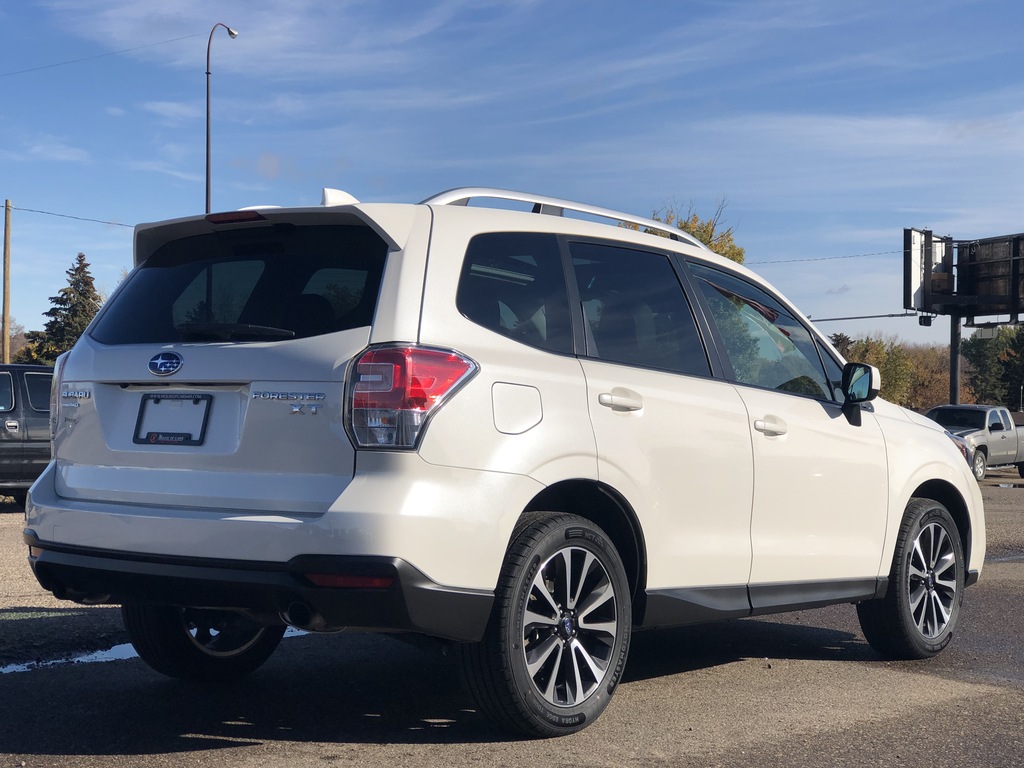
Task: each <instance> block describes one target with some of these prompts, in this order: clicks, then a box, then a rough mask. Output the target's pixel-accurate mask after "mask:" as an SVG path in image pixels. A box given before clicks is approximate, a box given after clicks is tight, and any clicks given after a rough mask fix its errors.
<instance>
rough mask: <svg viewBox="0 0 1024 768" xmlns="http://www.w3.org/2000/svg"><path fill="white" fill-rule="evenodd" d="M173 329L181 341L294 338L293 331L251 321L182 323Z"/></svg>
mask: <svg viewBox="0 0 1024 768" xmlns="http://www.w3.org/2000/svg"><path fill="white" fill-rule="evenodd" d="M174 330H176V331H177V332H178V333H180V334H181V340H182V341H266V340H267V339H294V338H295V331H289V330H288V329H287V328H274V327H272V326H269V325H253V324H251V323H182V324H181V325H177V326H175V328H174Z"/></svg>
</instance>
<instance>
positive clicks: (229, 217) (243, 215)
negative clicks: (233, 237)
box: [206, 211, 267, 224]
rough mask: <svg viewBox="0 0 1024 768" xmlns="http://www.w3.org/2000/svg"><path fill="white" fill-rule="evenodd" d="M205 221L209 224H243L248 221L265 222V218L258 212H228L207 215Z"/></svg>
mask: <svg viewBox="0 0 1024 768" xmlns="http://www.w3.org/2000/svg"><path fill="white" fill-rule="evenodd" d="M206 220H207V221H208V222H210V223H211V224H245V223H247V222H250V221H266V220H267V217H266V216H264V215H263V214H262V213H260V212H259V211H228V212H227V213H208V214H207V215H206Z"/></svg>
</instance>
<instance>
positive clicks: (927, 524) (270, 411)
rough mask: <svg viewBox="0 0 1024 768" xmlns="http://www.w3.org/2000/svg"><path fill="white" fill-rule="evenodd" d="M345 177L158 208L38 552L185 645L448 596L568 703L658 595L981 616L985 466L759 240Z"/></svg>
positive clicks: (907, 647)
mask: <svg viewBox="0 0 1024 768" xmlns="http://www.w3.org/2000/svg"><path fill="white" fill-rule="evenodd" d="M471 199H472V201H473V204H472V205H470V204H468V203H469V202H470V200H471ZM334 200H343V201H344V203H343V204H340V205H332V204H331V202H332V201H334ZM324 201H325V205H323V206H315V207H314V206H310V207H306V208H261V209H258V210H252V209H248V210H242V211H233V212H228V213H215V214H211V215H207V216H192V217H188V218H183V219H176V220H172V221H165V222H160V223H155V224H141V225H139V226H138V227H136V230H135V249H134V255H135V262H136V268H135V269H134V270H133V271H132V273H131V274H130V275H129V276H128V277H127V278H126V279H125V280H124V281H123V282H122V283H121V284H120V286H118V288H117V290H116V291H115V292H114V294H113V295H112V296H111V297H110V298H109V299H108V301H107V302H106V303H105V304H104V306H103V308H102V309H101V310H100V311H99V314H97V316H96V318H95V320H94V321H93V323H92V325H90V327H89V329H88V330H87V331H86V333H85V334H84V335H83V336H82V338H81V339H80V340H79V342H78V344H77V345H76V346H75V347H74V349H73V350H71V352H69V353H68V354H67V355H66V356H63V357H61V358H60V360H59V362H58V366H57V377H56V381H57V384H56V387H55V390H56V392H57V393H58V395H57V399H58V400H59V401H60V409H59V413H57V414H55V418H54V420H53V423H54V430H55V432H54V460H53V461H52V462H51V464H50V466H49V468H48V469H47V471H46V472H45V473H44V474H43V476H42V477H41V478H40V479H39V480H38V481H37V482H36V483H35V485H34V486H33V487H32V490H31V491H30V493H29V500H28V511H27V515H26V526H25V530H24V540H25V543H26V544H27V545H28V547H29V553H30V554H29V559H30V562H31V564H32V567H33V568H34V570H35V574H36V577H37V578H38V580H39V582H40V584H42V586H43V587H44V588H46V589H48V590H50V591H52V592H53V593H54V594H55V595H56V596H57V597H59V598H62V599H68V600H74V601H79V602H83V603H89V604H118V603H119V604H121V605H122V615H123V617H124V621H125V626H126V628H127V630H128V634H129V636H130V638H131V641H132V643H133V645H134V646H135V648H136V649H137V650H138V652H139V655H140V656H141V657H142V659H143V660H144V661H145V662H147V663H148V664H149V665H150V666H151V667H153V668H154V669H155V670H157V671H159V672H161V673H163V674H166V675H169V676H172V677H179V678H186V679H192V680H199V681H201V682H204V683H212V682H216V681H223V680H227V679H232V678H239V677H242V676H244V675H246V674H249V673H250V672H252V671H253V670H255V669H256V668H257V667H259V666H260V665H261V664H262V663H263V662H264V661H265V660H266V659H267V658H268V657H269V656H270V654H271V653H272V652H273V651H274V648H275V647H276V646H277V644H278V642H279V641H280V639H281V637H282V635H283V634H284V630H285V625H291V626H295V627H299V628H302V629H305V630H308V631H312V632H332V631H339V630H341V629H350V630H364V631H383V632H414V633H419V634H423V635H429V636H433V637H435V638H440V639H441V640H442V641H445V642H451V641H454V644H453V645H452V652H453V653H454V654H456V655H457V656H458V657H459V659H460V660H461V662H462V664H463V667H464V670H465V672H466V677H467V681H468V685H469V689H470V691H471V693H472V695H473V696H474V697H475V698H476V700H477V706H478V709H479V710H480V711H481V712H482V713H483V714H485V715H486V716H488V717H490V718H491V719H492V720H493V721H494V722H495V723H497V724H498V725H500V726H502V727H504V728H507V729H510V730H514V731H519V732H522V733H526V734H530V735H533V736H556V735H561V734H567V733H572V732H574V731H578V730H580V729H581V728H584V727H586V726H587V725H589V724H590V723H592V722H594V721H595V719H596V718H597V717H598V716H599V715H600V713H601V712H602V711H603V710H604V708H605V707H606V706H607V705H608V702H609V700H610V698H611V696H612V694H613V692H614V691H615V689H616V686H617V684H618V683H619V681H620V680H621V679H622V674H623V670H624V669H625V666H626V659H627V655H628V651H629V644H630V638H631V633H632V632H633V630H634V628H635V629H655V628H660V627H669V626H679V625H684V624H693V623H699V622H706V621H712V620H717V619H727V618H735V617H742V616H760V615H764V614H769V613H777V612H783V611H793V610H802V609H805V608H810V607H815V606H821V605H826V604H833V603H854V604H856V605H857V609H856V610H857V614H858V617H859V619H860V624H861V627H862V629H863V631H864V635H865V637H866V638H867V641H868V642H869V643H870V644H871V645H872V646H873V647H874V648H876V649H877V650H878V651H879V652H880V653H882V654H884V655H886V656H889V657H895V658H924V657H928V656H933V655H935V654H937V653H939V652H940V651H942V649H943V648H945V647H946V646H947V644H948V643H949V642H950V640H951V639H952V638H953V637H954V635H955V634H956V632H957V623H958V620H959V616H960V607H961V603H962V600H963V596H964V592H965V587H968V586H970V585H972V584H974V583H975V582H976V581H977V580H978V578H979V575H980V573H981V570H982V567H983V562H984V554H985V521H984V513H983V508H982V506H983V505H982V499H981V491H980V489H979V487H978V484H977V483H976V482H974V480H973V478H972V477H971V473H970V468H969V467H968V466H966V465H965V464H964V462H963V461H962V459H961V458H960V454H959V453H958V452H957V451H956V450H955V449H954V447H953V446H952V445H951V443H950V441H949V440H948V439H947V438H946V437H945V436H944V435H943V430H942V429H941V428H940V427H939V426H938V425H937V424H935V423H934V422H933V421H930V420H928V419H925V418H924V417H923V416H920V415H919V414H916V413H912V412H910V411H908V410H906V409H903V408H900V407H898V406H896V405H894V404H892V403H888V402H886V401H884V400H883V399H881V398H879V397H877V395H878V391H879V387H880V386H881V383H880V376H879V373H878V370H877V369H875V368H873V367H871V366H870V365H865V364H862V363H854V362H851V363H846V362H845V361H844V360H842V358H841V357H840V356H839V355H838V354H837V352H836V350H835V349H834V348H833V347H832V345H830V344H829V343H828V341H827V340H826V339H825V337H823V336H822V335H821V334H820V333H819V332H818V331H817V330H816V329H815V328H814V327H813V326H812V325H811V324H810V323H809V322H808V321H807V319H806V318H804V317H803V316H802V315H801V314H800V313H799V311H798V310H796V309H795V308H794V307H793V305H792V304H790V303H789V302H788V301H787V300H786V299H785V298H783V297H782V296H781V294H779V293H778V292H777V291H776V290H775V289H774V288H773V287H772V286H771V285H769V284H768V283H767V282H766V281H765V280H763V279H762V278H760V277H759V276H758V275H757V274H755V273H754V272H752V271H751V270H749V269H746V268H745V267H743V266H741V265H739V264H736V263H734V262H732V261H729V260H727V259H724V258H722V257H720V256H718V255H717V254H715V253H712V252H711V251H710V250H709V249H708V248H706V247H705V246H704V245H702V244H701V243H700V242H699V241H697V240H695V239H694V238H692V237H691V236H690V235H688V234H686V233H684V232H681V231H680V230H678V229H676V228H675V227H671V226H668V225H666V224H664V223H659V222H657V221H653V220H650V219H644V218H638V217H635V216H631V215H630V214H628V213H621V212H618V211H608V210H606V209H602V208H597V207H594V206H589V205H586V204H581V203H574V202H571V201H566V200H559V199H555V198H550V197H546V196H540V195H528V194H522V193H515V192H506V191H502V190H490V189H479V188H475V189H462V190H452V191H449V192H446V193H442V194H440V195H436V196H434V197H432V198H430V199H428V200H425V201H423V202H422V203H419V204H403V203H399V204H389V203H367V204H362V203H358V202H356V201H354V200H353V199H352V198H351V197H349V196H342V195H336V194H331V193H327V194H325V196H324ZM478 203H482V204H478ZM516 203H520V204H525V208H526V209H525V210H509V209H508V207H509V206H511V205H515V204H516ZM566 212H567V213H569V214H574V215H562V214H563V213H566ZM595 218H600V219H601V220H602V221H596V220H595ZM621 222H627V223H632V224H634V225H636V226H637V227H638V229H630V228H628V227H622V226H618V225H619V223H621ZM653 231H661V232H662V233H663V234H665V235H666V237H657V236H655V235H654V234H652V232H653ZM680 650H681V652H683V653H685V648H683V649H680ZM136 693H137V694H138V695H140V696H144V695H147V694H146V693H144V692H140V691H136ZM396 693H397V692H396Z"/></svg>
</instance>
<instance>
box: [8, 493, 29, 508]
mask: <svg viewBox="0 0 1024 768" xmlns="http://www.w3.org/2000/svg"><path fill="white" fill-rule="evenodd" d="M10 494H11V498H12V499H14V503H15V504H17V505H18V507H19V508H20V509H21V510H22V511H24V510H25V503H26V502H27V501H28V491H27V490H19V491H11V492H10Z"/></svg>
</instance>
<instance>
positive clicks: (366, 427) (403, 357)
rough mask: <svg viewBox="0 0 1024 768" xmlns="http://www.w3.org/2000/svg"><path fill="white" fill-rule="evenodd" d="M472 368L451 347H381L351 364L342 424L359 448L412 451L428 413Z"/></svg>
mask: <svg viewBox="0 0 1024 768" xmlns="http://www.w3.org/2000/svg"><path fill="white" fill-rule="evenodd" d="M476 371H477V364H476V363H475V362H473V361H472V360H471V359H469V358H468V357H463V356H462V355H460V354H459V353H457V352H454V351H452V350H450V349H435V348H432V347H418V346H414V345H409V346H381V347H371V348H370V349H368V350H366V351H365V352H364V353H363V354H362V355H361V356H360V357H359V358H358V359H357V360H356V361H355V364H354V365H353V366H352V368H351V370H350V373H349V381H348V393H347V396H346V405H347V413H346V419H345V423H346V425H347V427H348V430H349V434H350V436H351V437H352V440H353V441H354V442H355V444H356V447H358V448H388V449H414V448H416V446H417V445H419V441H420V439H421V437H422V436H423V430H424V429H425V427H426V424H427V421H428V420H429V419H430V417H431V416H432V415H433V414H434V413H435V412H436V411H437V410H438V409H439V408H440V407H441V406H442V405H443V404H444V402H445V401H446V400H447V399H448V398H449V397H451V396H452V394H453V393H455V392H456V391H457V390H458V389H459V387H461V386H462V385H463V384H465V383H466V382H467V381H468V380H469V379H470V378H472V376H473V374H474V373H476Z"/></svg>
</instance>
